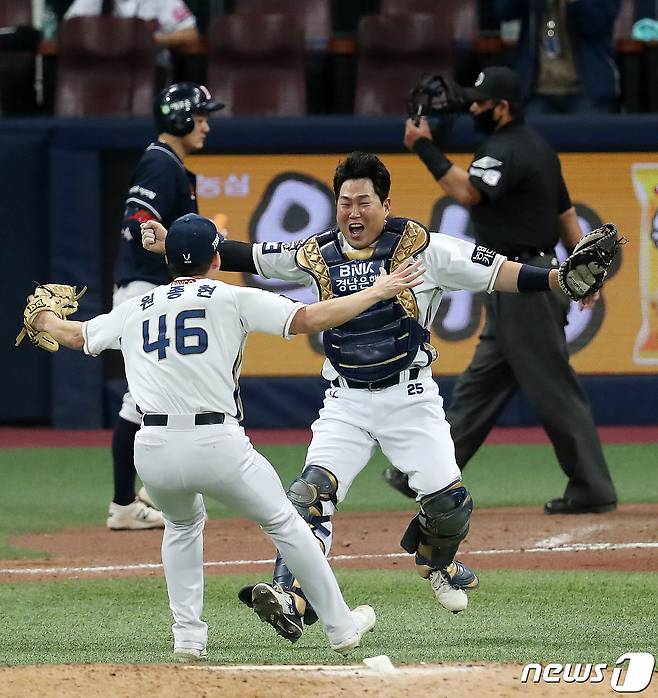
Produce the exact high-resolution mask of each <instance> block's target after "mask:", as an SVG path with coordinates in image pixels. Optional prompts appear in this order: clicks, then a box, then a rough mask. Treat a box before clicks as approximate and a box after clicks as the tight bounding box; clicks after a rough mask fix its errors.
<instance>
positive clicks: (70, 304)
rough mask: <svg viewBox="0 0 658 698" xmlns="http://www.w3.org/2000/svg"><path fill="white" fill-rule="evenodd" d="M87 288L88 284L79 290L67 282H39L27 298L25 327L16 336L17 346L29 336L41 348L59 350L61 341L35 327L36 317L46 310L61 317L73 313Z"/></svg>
mask: <svg viewBox="0 0 658 698" xmlns="http://www.w3.org/2000/svg"><path fill="white" fill-rule="evenodd" d="M86 290H87V287H86V286H85V287H84V288H83V289H82V291H80V292H78V291H77V289H76V287H75V286H67V285H66V284H39V285H38V286H37V287H36V289H35V290H34V293H33V294H32V295H30V296H28V298H27V305H26V306H25V310H24V311H23V328H22V329H21V331H20V332H19V333H18V337H16V346H18V345H19V344H20V343H21V342H22V341H23V339H24V338H25V337H27V338H28V339H29V340H30V342H32V344H34V345H35V346H37V347H39V348H41V349H45V350H46V351H57V350H58V349H59V343H58V342H57V341H55V339H54V338H53V337H52V336H51V335H50V334H48V332H40V331H38V330H35V329H34V327H33V326H32V323H33V321H34V318H35V317H36V316H37V315H38V314H39V313H40V312H42V311H44V310H50V311H52V312H53V313H55V315H57V317H59V318H65V317H67V316H69V315H72V314H73V313H75V312H76V310H77V309H78V301H79V300H80V298H82V296H83V295H84V292H85V291H86Z"/></svg>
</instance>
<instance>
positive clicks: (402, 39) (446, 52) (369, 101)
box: [354, 13, 454, 115]
mask: <svg viewBox="0 0 658 698" xmlns="http://www.w3.org/2000/svg"><path fill="white" fill-rule="evenodd" d="M357 51H358V54H357V78H356V99H355V108H354V111H355V113H356V114H362V115H386V114H388V115H394V114H397V115H403V114H404V113H405V104H406V100H407V96H408V94H409V90H410V89H411V88H412V87H413V85H414V84H415V83H416V82H417V81H418V78H419V77H420V76H421V75H422V74H423V73H429V72H432V73H434V72H439V73H442V74H443V75H447V76H452V74H453V70H454V53H453V37H452V27H451V25H450V23H447V22H445V21H444V20H442V19H441V18H440V17H438V16H437V15H435V14H425V13H419V14H406V15H405V14H392V15H384V14H379V15H370V16H366V17H362V18H361V20H360V22H359V31H358V35H357Z"/></svg>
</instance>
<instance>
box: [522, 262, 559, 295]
mask: <svg viewBox="0 0 658 698" xmlns="http://www.w3.org/2000/svg"><path fill="white" fill-rule="evenodd" d="M550 272H551V270H550V269H541V268H540V267H533V266H530V265H529V264H522V265H521V268H520V269H519V277H518V279H517V280H516V287H517V288H518V289H519V293H532V292H533V291H550V290H551V286H550V282H549V279H548V276H549V274H550Z"/></svg>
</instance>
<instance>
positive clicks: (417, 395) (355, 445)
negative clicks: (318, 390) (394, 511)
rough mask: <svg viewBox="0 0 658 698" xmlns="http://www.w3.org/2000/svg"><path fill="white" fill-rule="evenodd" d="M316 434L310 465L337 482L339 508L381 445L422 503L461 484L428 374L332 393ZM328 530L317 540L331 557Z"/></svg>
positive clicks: (326, 507) (328, 506) (329, 508)
mask: <svg viewBox="0 0 658 698" xmlns="http://www.w3.org/2000/svg"><path fill="white" fill-rule="evenodd" d="M311 428H312V430H313V439H312V441H311V444H310V446H309V448H308V452H307V454H306V465H319V466H321V467H323V468H326V469H327V470H329V471H330V472H332V473H333V474H334V475H335V476H336V478H337V480H338V492H337V499H338V502H339V503H340V502H342V501H343V500H344V499H345V497H346V495H347V492H348V490H349V488H350V486H351V485H352V482H353V480H354V478H355V477H356V476H357V475H358V474H359V473H360V472H361V471H362V470H363V468H365V466H366V465H367V464H368V461H369V460H370V458H371V456H372V454H373V451H374V449H375V447H376V446H377V445H379V447H380V448H381V450H382V453H383V454H384V455H385V456H386V458H388V460H389V461H390V462H391V464H392V465H394V466H395V467H396V468H398V470H401V471H402V472H403V473H406V474H407V475H408V476H409V485H410V487H411V488H412V489H414V490H415V491H416V492H418V499H419V500H420V498H421V497H423V496H425V495H428V494H432V493H434V492H438V491H439V490H441V489H443V488H445V487H448V485H450V484H452V483H453V482H456V481H457V480H459V479H461V471H460V470H459V467H458V466H457V462H456V460H455V447H454V444H453V441H452V437H451V435H450V425H449V424H448V422H447V421H446V418H445V412H444V411H443V398H442V397H441V396H440V395H439V388H438V386H437V384H436V383H435V382H434V380H433V379H432V375H431V371H430V369H429V368H425V369H422V370H421V372H420V375H419V377H418V378H417V379H416V380H414V381H409V382H406V383H400V384H398V385H394V386H392V387H390V388H384V389H383V390H375V391H369V390H365V389H362V388H329V389H327V391H326V393H325V399H324V405H323V407H322V409H321V410H320V414H319V416H318V419H317V420H316V421H315V422H314V423H313V425H312V427H311ZM334 510H335V509H334V506H333V505H332V503H331V502H323V505H322V511H323V514H326V515H331V514H333V513H334ZM323 528H324V529H325V531H322V530H318V531H317V532H316V535H317V536H318V537H319V538H321V539H322V542H323V543H324V545H325V548H326V552H327V554H329V549H330V547H331V528H332V527H331V522H330V521H329V522H326V523H325V524H323ZM301 586H302V588H303V589H304V592H305V593H306V587H305V586H304V585H303V584H302V585H301Z"/></svg>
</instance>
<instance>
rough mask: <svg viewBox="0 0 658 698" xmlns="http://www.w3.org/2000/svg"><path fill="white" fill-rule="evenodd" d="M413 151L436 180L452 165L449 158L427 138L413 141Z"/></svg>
mask: <svg viewBox="0 0 658 698" xmlns="http://www.w3.org/2000/svg"><path fill="white" fill-rule="evenodd" d="M414 153H416V155H418V157H419V158H420V159H421V160H422V161H423V162H424V163H425V167H427V169H428V170H429V171H430V172H431V173H432V175H433V176H434V179H436V181H437V182H438V181H439V180H440V179H441V177H443V176H444V175H445V174H446V173H447V172H448V170H449V169H450V168H451V167H452V163H451V162H450V160H448V158H447V157H446V156H445V155H444V154H443V153H442V152H441V151H440V150H439V149H438V148H437V147H436V146H435V145H434V144H433V143H432V141H430V140H429V138H419V139H418V140H417V141H416V142H415V143H414Z"/></svg>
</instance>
